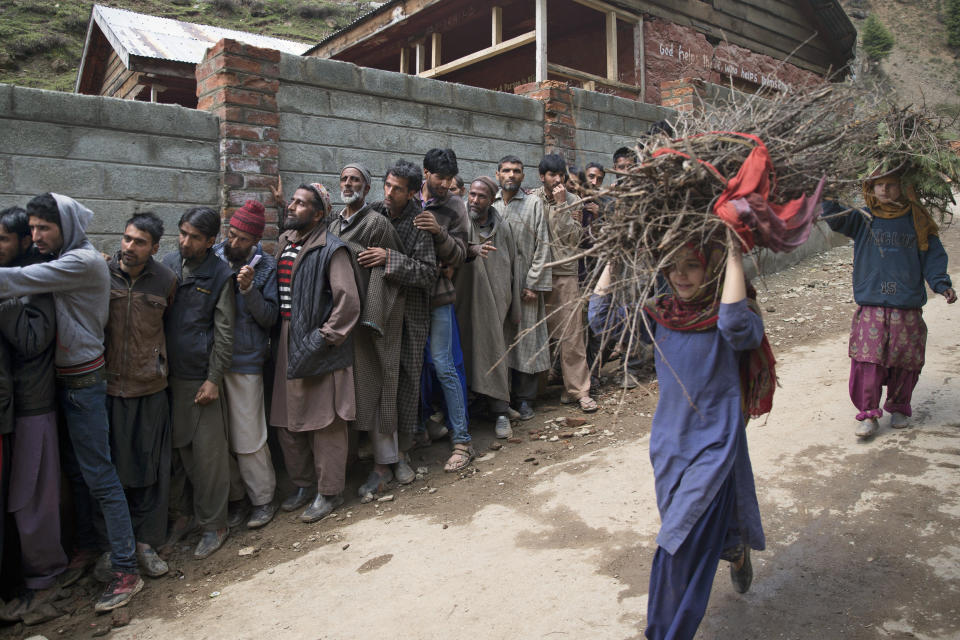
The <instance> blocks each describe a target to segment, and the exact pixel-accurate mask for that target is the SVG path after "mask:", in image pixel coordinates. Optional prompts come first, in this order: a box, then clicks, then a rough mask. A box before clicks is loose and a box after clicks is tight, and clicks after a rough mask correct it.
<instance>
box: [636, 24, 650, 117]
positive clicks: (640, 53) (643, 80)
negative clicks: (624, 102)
mask: <svg viewBox="0 0 960 640" xmlns="http://www.w3.org/2000/svg"><path fill="white" fill-rule="evenodd" d="M633 60H634V63H635V64H636V65H637V67H639V68H640V82H638V83H637V84H639V85H640V100H641V101H643V102H646V101H647V49H646V47H645V46H644V43H643V16H640V19H639V20H638V21H637V24H636V25H634V27H633Z"/></svg>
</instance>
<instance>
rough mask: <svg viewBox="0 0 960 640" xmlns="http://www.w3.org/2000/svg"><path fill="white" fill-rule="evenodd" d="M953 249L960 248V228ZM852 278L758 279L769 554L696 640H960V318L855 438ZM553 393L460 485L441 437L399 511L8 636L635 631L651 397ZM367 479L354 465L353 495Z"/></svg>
mask: <svg viewBox="0 0 960 640" xmlns="http://www.w3.org/2000/svg"><path fill="white" fill-rule="evenodd" d="M944 240H945V244H947V247H948V250H949V251H950V252H951V253H952V255H953V256H955V257H956V256H960V230H954V229H949V230H947V232H946V233H945V234H944ZM956 264H957V260H954V265H956ZM850 265H851V252H850V249H849V247H847V248H839V249H835V250H832V251H830V252H827V253H825V254H822V255H820V256H816V257H814V258H810V259H807V260H805V261H804V262H802V263H801V264H799V265H797V266H796V267H793V268H791V269H790V270H788V271H786V272H783V273H780V274H776V275H774V276H772V277H770V278H767V279H766V281H765V282H764V283H762V284H761V286H759V287H758V288H759V289H760V292H761V294H760V301H761V304H762V306H763V307H764V310H765V322H766V324H767V329H768V333H769V334H770V336H771V341H772V342H774V345H775V346H774V348H775V350H776V353H777V358H778V360H779V369H778V374H779V376H780V380H781V383H782V385H783V386H782V388H781V389H779V390H778V391H777V395H776V398H775V402H774V410H773V413H772V414H771V415H770V418H769V420H768V421H767V422H766V423H762V422H761V423H758V424H751V426H750V427H749V440H750V449H751V456H752V459H753V464H754V470H755V473H756V477H757V488H758V493H759V497H760V506H761V512H762V515H763V519H764V520H763V521H764V527H765V529H766V533H767V541H768V548H767V550H766V551H764V552H761V553H756V554H755V555H754V572H755V580H754V585H753V588H752V589H751V591H750V592H749V593H748V594H746V595H745V596H739V595H737V594H735V593H734V591H733V589H732V587H731V585H730V582H729V580H728V578H727V573H726V566H721V568H720V570H719V572H718V574H717V580H716V582H715V585H714V590H713V595H712V598H711V603H710V608H709V610H708V611H707V615H706V618H705V620H704V622H703V624H702V625H701V631H700V634H699V636H698V637H699V638H703V639H714V638H716V639H720V640H726V639H735V640H740V639H761V638H763V639H769V638H790V639H797V640H808V639H814V640H833V639H837V638H843V639H854V640H857V639H871V640H872V639H875V638H919V639H921V640H931V639H941V638H960V526H958V523H960V332H958V331H957V326H958V321H960V304H957V305H952V306H948V305H947V304H946V303H945V302H944V300H943V299H942V298H939V297H937V298H936V299H933V300H931V302H930V303H929V304H928V305H927V307H926V308H925V312H924V318H925V320H926V322H927V324H928V326H929V329H930V332H929V335H930V337H929V342H928V345H927V363H926V366H925V368H924V371H923V375H922V376H921V379H920V384H919V387H918V388H917V391H916V394H915V403H914V410H915V418H914V421H913V426H912V427H911V428H909V429H907V430H904V431H892V430H891V429H890V428H889V426H888V424H889V422H888V421H889V418H887V417H885V418H884V419H883V420H882V421H881V431H880V433H879V434H878V435H877V436H876V437H875V438H874V440H873V441H871V442H867V443H862V442H858V441H857V440H856V438H855V437H854V436H853V415H854V413H855V411H854V410H853V408H852V406H851V405H850V402H849V399H848V397H847V384H846V381H847V373H848V368H849V360H848V358H847V356H846V339H847V329H848V327H849V318H850V315H851V312H852V309H853V301H852V296H851V292H850V284H849V282H850ZM953 277H954V282H960V270H958V269H957V268H954V269H953ZM558 393H559V390H554V392H553V395H552V396H548V398H547V400H546V401H545V402H544V403H542V404H541V407H540V412H539V413H538V416H537V418H535V419H534V420H532V421H531V422H529V423H525V424H522V425H517V427H518V428H517V435H518V436H520V437H519V438H518V439H517V440H516V441H514V442H510V443H506V444H505V445H504V446H503V447H502V448H501V449H498V450H492V449H490V444H491V443H492V442H493V437H492V425H490V424H487V423H483V422H479V423H474V424H472V431H473V433H474V436H475V442H476V446H477V449H478V451H479V453H481V454H483V456H482V458H481V460H479V461H478V462H476V464H475V465H474V467H473V468H472V469H471V470H470V472H468V473H464V474H461V475H459V476H457V475H450V474H444V473H443V472H442V470H441V469H442V463H443V460H444V459H445V458H446V456H447V455H448V445H447V444H446V443H437V444H435V445H434V446H433V447H431V448H430V449H427V450H425V451H420V452H417V454H416V455H417V457H416V459H415V461H414V466H417V467H422V469H421V470H423V471H424V472H425V473H424V475H423V477H422V478H421V479H419V480H417V481H416V482H415V483H414V484H413V485H411V486H409V487H407V488H399V487H397V488H395V489H394V492H393V494H392V495H393V499H392V500H391V501H384V502H374V503H371V504H365V505H361V504H359V503H358V501H357V499H356V498H352V499H351V498H348V502H347V504H346V505H345V506H344V507H342V508H341V509H339V510H338V511H337V513H336V515H335V516H331V517H330V518H327V519H326V520H324V521H322V522H320V523H317V524H315V525H303V524H301V523H299V522H297V521H296V514H282V515H280V516H278V517H277V519H276V520H275V521H274V522H273V523H271V524H270V525H269V526H268V527H266V528H265V529H263V530H260V531H236V532H234V533H233V534H232V535H231V537H230V539H229V540H228V541H227V544H226V545H225V547H224V549H222V550H221V551H219V552H217V553H216V554H215V555H214V556H212V557H211V558H209V559H208V560H206V561H202V562H197V561H194V560H192V559H191V558H190V552H191V549H192V547H191V545H192V544H195V540H191V541H187V543H186V544H183V545H181V546H180V547H179V548H178V550H177V551H176V552H175V553H174V554H173V556H172V557H171V558H170V559H169V561H170V566H171V569H172V570H171V574H170V575H169V576H168V577H165V578H161V579H158V580H148V584H147V588H146V589H145V590H144V591H143V593H142V594H141V595H140V596H138V597H137V599H136V600H135V601H134V602H133V604H131V605H130V606H129V607H126V608H124V609H122V610H120V611H121V612H122V615H121V616H120V619H119V620H116V621H114V620H113V619H112V618H111V616H96V615H94V614H93V613H92V606H91V603H92V601H93V599H94V598H95V595H96V593H97V592H98V590H99V589H101V588H102V587H100V586H99V585H98V584H97V583H95V582H94V581H93V579H92V578H91V577H87V578H84V579H83V580H82V581H81V583H80V585H79V586H77V587H75V588H74V593H73V597H72V601H71V604H69V605H68V607H67V615H64V616H62V617H60V618H58V619H56V620H53V621H51V622H48V623H46V624H43V625H39V626H37V627H27V628H24V627H23V626H22V625H17V626H16V627H7V628H5V629H3V630H0V637H4V638H6V637H10V638H24V637H29V636H31V635H33V634H36V633H40V634H43V635H44V636H45V637H47V638H56V637H70V638H89V637H91V636H93V635H100V634H106V633H109V634H110V637H114V638H123V639H129V640H133V639H138V640H140V639H142V640H151V639H157V640H160V639H162V640H171V639H175V638H211V639H220V638H258V639H259V638H278V639H279V638H283V639H286V638H305V639H313V640H316V639H331V640H332V639H357V638H359V639H366V638H376V639H378V640H383V639H384V638H392V637H398V636H402V637H409V638H416V639H433V638H437V639H440V638H444V639H446V638H460V637H466V636H471V637H474V638H478V639H500V638H504V639H506V638H509V639H511V640H513V639H516V638H523V639H526V638H603V639H607V638H609V639H620V638H640V637H642V629H643V624H644V614H645V610H646V597H647V596H646V594H647V580H648V575H649V570H650V561H651V558H652V555H653V551H654V544H655V543H654V539H655V537H656V532H657V530H658V527H659V518H658V515H657V509H656V503H655V500H654V492H653V477H652V472H651V468H650V462H649V458H648V452H647V445H648V434H649V428H650V419H651V416H652V412H653V409H654V407H655V403H656V385H655V383H653V382H650V383H649V384H647V385H643V386H641V387H640V388H638V389H636V390H634V391H631V392H629V393H628V394H627V395H626V397H625V402H624V403H623V404H622V405H619V412H618V413H615V412H614V410H613V407H615V406H616V405H617V402H616V401H617V399H618V397H619V393H614V392H610V393H608V394H607V395H606V396H604V397H601V401H602V403H603V405H604V409H603V410H602V411H601V412H600V413H599V414H595V415H594V416H592V417H590V418H589V420H590V422H589V424H588V425H587V427H588V430H589V431H591V433H590V434H589V435H585V436H582V437H578V436H574V437H569V438H566V437H561V436H563V435H570V433H569V432H570V431H571V429H569V428H561V427H557V426H556V424H555V423H551V424H545V422H547V421H549V420H552V419H554V418H556V417H560V416H571V417H572V416H581V415H582V414H579V413H578V412H576V411H573V410H570V409H568V408H566V407H561V406H560V405H559V404H558V403H556V402H555V400H556V395H557V394H558ZM565 432H566V433H565ZM501 442H502V441H501ZM365 471H366V468H365V467H362V466H361V468H359V469H356V470H355V471H353V472H352V473H351V476H350V479H349V485H348V489H347V495H348V496H352V495H355V491H356V486H357V485H358V484H359V483H360V482H361V481H362V479H363V476H364V473H365ZM287 489H288V487H284V488H283V489H282V491H281V493H282V492H283V491H286V490H287ZM722 564H724V565H725V563H722ZM127 617H129V618H131V619H130V621H129V623H128V624H127V619H126V618H127ZM113 622H116V623H118V624H126V626H122V627H118V628H114V629H113V630H112V631H111V630H110V627H111V624H112V623H113Z"/></svg>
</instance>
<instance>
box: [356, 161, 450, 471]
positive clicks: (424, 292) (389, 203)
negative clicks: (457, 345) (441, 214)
mask: <svg viewBox="0 0 960 640" xmlns="http://www.w3.org/2000/svg"><path fill="white" fill-rule="evenodd" d="M422 183H423V173H422V172H421V170H420V168H419V167H417V165H415V164H413V163H412V162H408V161H406V160H398V161H397V163H396V164H395V165H393V166H392V167H391V168H390V169H388V170H387V175H386V177H384V182H383V200H382V201H380V202H375V203H373V204H372V205H371V206H372V207H373V209H374V210H376V211H378V212H380V213H381V214H383V215H385V216H386V217H387V218H388V219H389V220H390V222H391V223H392V224H393V226H394V228H395V229H396V230H397V233H398V234H399V235H400V242H401V244H402V246H403V249H404V252H403V253H401V252H399V251H393V250H391V249H385V248H383V247H370V248H369V249H366V250H365V251H361V252H360V253H359V254H357V262H358V263H359V264H360V266H362V267H375V266H379V265H384V277H385V278H386V279H387V280H390V281H392V282H395V283H397V284H398V285H400V286H402V287H403V294H404V298H405V302H404V308H403V338H402V341H401V344H400V376H399V382H398V385H397V424H398V430H399V433H400V450H401V451H404V452H406V451H409V449H410V446H411V444H412V438H413V434H414V432H415V431H416V429H417V425H418V423H419V409H420V371H421V369H422V368H423V349H424V346H425V345H426V343H427V336H428V335H429V334H430V296H431V293H432V292H433V287H434V284H435V283H436V281H437V255H436V251H435V250H434V248H433V239H432V237H431V236H430V234H429V233H427V232H425V231H421V230H420V229H417V227H416V226H414V224H413V219H414V218H415V217H416V216H417V215H418V214H419V213H420V204H419V202H418V201H417V199H416V198H415V197H414V196H415V195H416V194H417V192H419V191H420V187H421V185H422ZM394 477H395V478H396V479H397V482H399V483H401V484H408V483H410V482H413V479H414V477H415V474H414V472H413V469H411V468H410V465H409V464H408V462H407V459H406V455H404V456H403V458H402V459H401V460H400V462H399V463H397V469H396V472H395V473H394Z"/></svg>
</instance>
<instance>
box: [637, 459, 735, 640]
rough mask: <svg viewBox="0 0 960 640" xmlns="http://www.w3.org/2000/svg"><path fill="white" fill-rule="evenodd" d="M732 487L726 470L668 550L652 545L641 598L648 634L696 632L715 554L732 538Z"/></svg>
mask: <svg viewBox="0 0 960 640" xmlns="http://www.w3.org/2000/svg"><path fill="white" fill-rule="evenodd" d="M735 488H736V487H735V486H734V484H733V474H732V473H731V474H730V475H729V476H728V477H727V479H726V481H724V483H723V486H722V487H720V490H719V491H718V492H717V495H716V497H715V498H714V499H713V502H711V503H710V506H709V507H707V510H706V511H705V512H704V514H703V515H702V516H700V519H699V520H698V521H697V524H696V525H694V527H693V529H692V530H691V531H690V533H689V535H688V536H687V539H686V540H684V541H683V544H682V545H680V548H679V549H677V552H676V553H675V554H674V555H670V554H669V553H667V552H666V551H665V550H664V549H663V547H657V551H656V553H655V554H654V556H653V566H652V567H651V569H650V595H649V596H648V600H647V630H646V632H645V634H646V636H647V638H650V640H692V639H693V637H694V635H695V634H696V633H697V627H699V626H700V621H701V620H702V619H703V614H704V612H705V611H706V610H707V603H708V602H709V600H710V590H711V589H712V588H713V578H714V575H715V574H716V573H717V565H718V564H719V563H720V554H721V553H722V552H723V550H724V549H727V548H728V547H729V546H730V545H731V543H732V542H734V540H735V539H734V537H733V536H735V535H736V533H735V529H734V527H733V525H732V523H733V521H734V519H735V513H734V511H735V507H736V494H735Z"/></svg>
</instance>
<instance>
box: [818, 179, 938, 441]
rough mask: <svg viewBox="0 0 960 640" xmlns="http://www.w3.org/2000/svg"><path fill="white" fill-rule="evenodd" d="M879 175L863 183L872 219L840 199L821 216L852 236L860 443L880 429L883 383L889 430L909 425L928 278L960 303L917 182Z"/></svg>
mask: <svg viewBox="0 0 960 640" xmlns="http://www.w3.org/2000/svg"><path fill="white" fill-rule="evenodd" d="M874 174H875V175H873V176H871V177H870V178H869V179H868V180H866V181H865V182H864V183H863V197H864V200H866V203H867V209H866V213H868V214H869V215H868V216H865V215H862V214H861V213H859V212H858V210H856V209H850V208H848V207H845V206H843V205H840V204H837V203H836V202H825V203H824V204H823V214H822V215H823V217H824V218H825V220H826V222H827V224H828V225H830V228H831V229H833V230H834V231H838V232H840V233H842V234H844V235H845V236H848V237H850V238H852V239H853V297H854V300H855V301H856V303H857V310H856V311H855V312H854V314H853V324H852V327H851V331H850V344H849V355H850V399H851V400H852V401H853V404H854V406H855V407H856V408H857V410H858V411H859V413H858V414H857V426H856V431H855V433H856V435H857V437H858V438H862V439H865V438H870V437H872V436H873V435H874V434H875V433H876V432H877V429H878V428H879V423H878V419H879V418H880V417H881V416H882V415H883V410H882V409H881V408H880V396H881V393H882V391H883V387H884V386H886V387H887V400H886V402H885V403H884V405H883V408H884V409H886V410H887V411H888V412H889V413H890V414H892V415H891V420H890V426H891V427H893V428H894V429H903V428H904V427H907V426H908V424H909V420H908V418H909V417H910V416H911V415H912V408H911V406H910V401H911V398H912V395H913V389H914V387H916V385H917V380H918V378H919V377H920V370H921V369H922V368H923V362H924V352H925V350H926V343H927V326H926V324H924V322H923V317H922V313H923V310H922V307H923V305H924V304H926V302H927V291H926V287H925V286H924V281H926V283H927V284H929V285H930V288H931V289H932V290H933V291H934V292H935V293H938V294H940V295H942V296H943V297H944V298H946V300H947V302H948V303H950V304H953V303H954V302H956V301H957V294H956V293H955V292H954V290H953V285H952V283H951V282H950V276H949V275H948V274H947V253H946V251H944V249H943V244H941V242H940V238H939V237H938V234H939V231H938V227H937V224H936V222H934V220H933V218H932V217H931V216H930V214H929V213H928V212H927V210H926V209H925V208H924V207H923V205H921V204H920V201H919V199H918V198H917V195H916V192H915V190H914V189H913V187H912V185H911V184H910V183H909V182H905V181H903V180H902V178H903V174H902V172H900V171H897V172H890V173H885V174H882V175H877V172H874Z"/></svg>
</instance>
